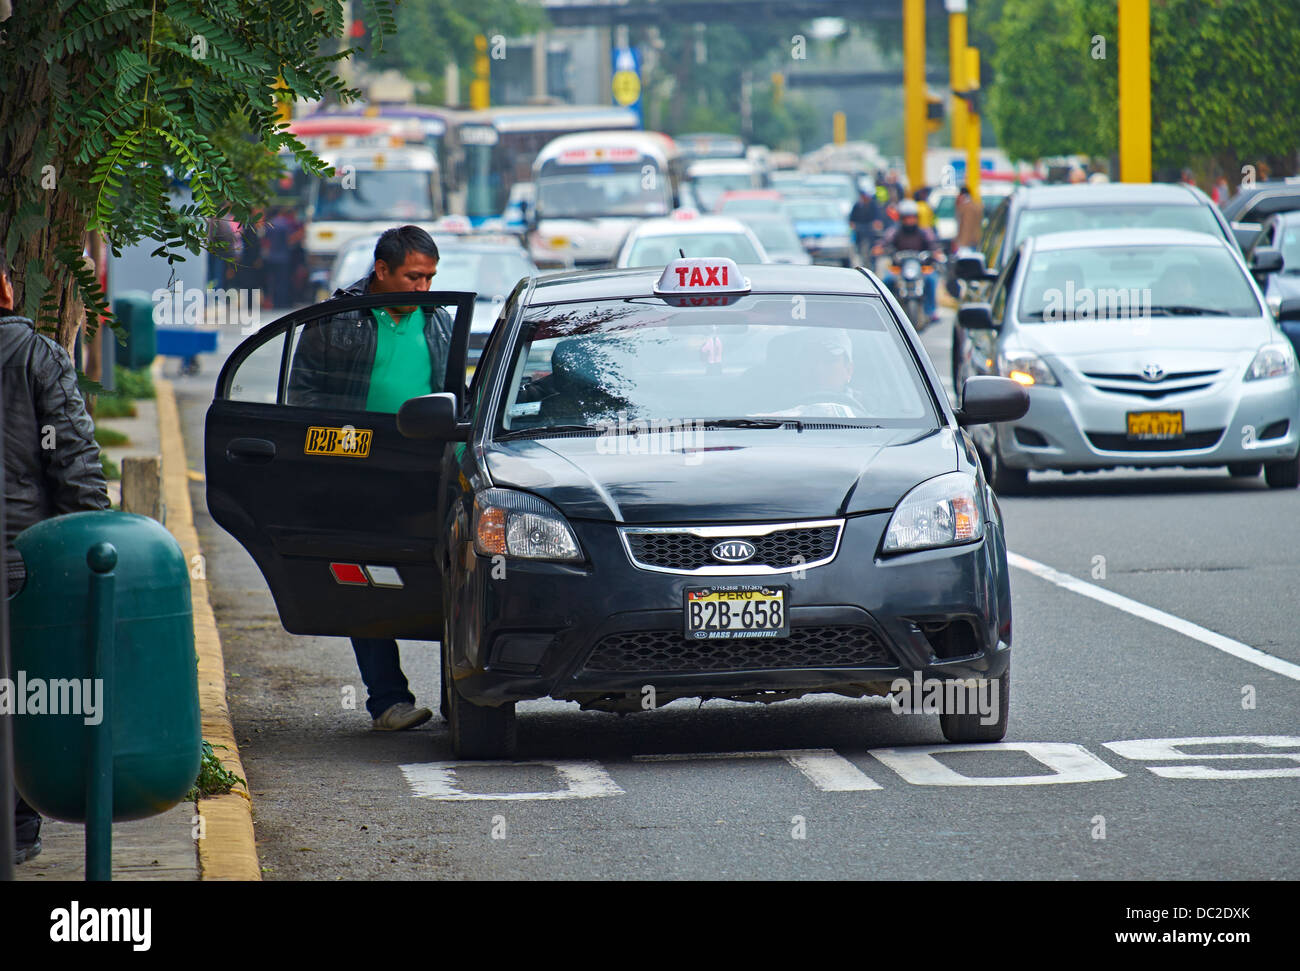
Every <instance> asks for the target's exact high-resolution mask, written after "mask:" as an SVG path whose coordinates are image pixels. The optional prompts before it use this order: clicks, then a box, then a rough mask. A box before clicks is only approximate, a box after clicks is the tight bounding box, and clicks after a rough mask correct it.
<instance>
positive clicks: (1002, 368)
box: [998, 351, 1059, 388]
mask: <svg viewBox="0 0 1300 971" xmlns="http://www.w3.org/2000/svg"><path fill="white" fill-rule="evenodd" d="M998 374H1000V375H1002V376H1003V377H1004V378H1010V379H1011V380H1012V381H1014V382H1016V384H1023V385H1024V386H1025V387H1026V388H1028V387H1031V386H1033V385H1035V384H1046V385H1055V384H1059V382H1058V381H1057V380H1056V375H1055V374H1053V373H1052V369H1051V368H1050V367H1048V366H1047V362H1046V361H1044V360H1043V359H1042V358H1041V357H1039V356H1038V355H1037V354H1035V353H1034V352H1033V351H1004V352H1003V353H1001V354H999V355H998Z"/></svg>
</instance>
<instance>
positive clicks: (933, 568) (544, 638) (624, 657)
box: [449, 513, 1011, 707]
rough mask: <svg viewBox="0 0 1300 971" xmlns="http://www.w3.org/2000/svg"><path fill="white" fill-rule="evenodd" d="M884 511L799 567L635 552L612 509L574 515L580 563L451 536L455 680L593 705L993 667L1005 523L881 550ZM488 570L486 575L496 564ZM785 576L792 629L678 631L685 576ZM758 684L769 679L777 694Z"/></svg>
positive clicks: (473, 693)
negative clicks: (770, 633)
mask: <svg viewBox="0 0 1300 971" xmlns="http://www.w3.org/2000/svg"><path fill="white" fill-rule="evenodd" d="M888 521H889V513H875V514H868V515H863V516H855V517H851V518H849V519H847V520H846V521H845V524H844V531H843V534H842V536H841V543H840V546H839V550H838V553H837V554H836V556H835V558H834V559H833V560H831V561H830V562H829V563H826V564H825V565H823V566H818V567H809V568H807V569H806V570H805V571H804V572H803V574H802V575H799V574H779V575H758V574H755V575H751V576H729V577H709V576H689V575H682V574H675V573H660V572H652V571H648V570H645V569H641V568H638V567H636V566H634V565H633V564H632V562H631V561H630V559H629V557H628V554H627V552H626V551H625V549H624V547H623V545H622V542H621V540H620V537H619V532H618V528H617V526H616V525H615V524H612V523H584V522H575V523H573V526H574V530H575V532H576V533H577V534H578V538H579V541H580V543H581V544H582V546H583V549H584V551H585V552H586V554H587V557H588V562H587V564H586V565H583V566H564V565H559V564H549V563H536V562H528V561H515V560H510V561H507V563H506V565H505V570H504V572H503V571H502V570H501V569H500V565H499V564H498V568H497V569H496V570H494V569H493V563H492V562H491V560H490V559H489V558H487V557H482V556H479V555H477V554H475V553H474V552H473V550H472V549H471V548H467V547H466V546H464V545H462V546H461V547H460V550H461V557H460V564H463V565H464V567H465V569H463V570H462V569H459V568H458V569H456V570H455V571H453V572H454V573H455V574H456V580H455V583H456V584H457V585H456V586H455V587H454V589H452V590H451V591H450V594H451V598H452V605H451V618H450V621H449V622H450V623H451V624H452V625H453V636H452V638H451V653H452V664H453V667H454V677H455V678H456V684H457V687H458V690H459V691H460V693H461V694H462V695H463V696H465V697H467V698H468V699H469V700H471V701H473V702H475V703H477V704H482V705H496V704H502V703H506V702H510V701H518V700H527V699H533V698H542V697H547V696H551V697H555V698H560V699H565V700H572V701H578V702H580V703H582V704H584V705H588V706H590V707H602V704H603V703H605V702H608V701H609V700H610V699H611V698H613V699H617V698H622V699H627V698H633V699H635V701H634V703H633V705H632V706H631V707H639V706H638V705H637V704H635V702H639V701H640V699H641V698H642V697H643V692H644V689H645V688H646V686H648V685H650V686H653V687H654V692H655V697H656V703H657V704H663V703H665V702H667V701H669V700H672V699H673V698H679V697H729V698H746V697H747V698H750V699H752V700H780V697H797V696H798V695H800V694H806V693H812V692H826V691H835V692H839V693H843V694H850V695H864V694H881V693H884V690H882V688H887V686H888V684H889V683H890V682H892V681H893V680H894V679H895V678H898V677H904V678H907V677H911V675H912V673H913V672H918V671H919V672H921V673H922V675H923V676H925V677H935V678H944V679H965V678H979V677H988V678H996V677H998V676H999V675H1001V673H1002V672H1003V671H1004V670H1005V669H1006V667H1007V665H1008V663H1009V657H1010V645H1011V604H1010V587H1009V584H1008V581H1007V566H1006V547H1005V544H1004V541H1003V538H1002V533H1001V529H1000V525H999V524H997V523H996V522H991V523H989V524H988V527H987V531H986V534H985V536H984V538H983V539H982V540H980V541H979V542H977V543H974V544H969V545H966V546H962V547H955V548H951V549H944V550H928V551H922V552H918V553H910V554H905V555H902V556H894V557H891V558H888V559H878V558H877V557H876V550H877V549H878V548H879V544H880V539H881V536H882V534H883V531H884V530H885V528H886V526H887V525H888ZM494 574H495V578H494ZM720 582H725V583H755V584H768V585H772V584H780V585H783V586H786V587H788V589H789V593H788V611H789V617H790V626H791V638H790V639H789V643H785V642H784V641H782V642H778V641H775V640H773V641H761V640H758V639H746V640H745V641H744V642H743V643H741V642H736V641H720V642H719V641H703V642H701V641H687V640H686V639H685V637H684V636H682V628H683V600H684V591H685V589H686V588H687V587H698V586H709V585H712V584H716V583H720ZM763 693H777V695H776V696H773V695H770V694H769V695H767V696H766V697H764V696H763Z"/></svg>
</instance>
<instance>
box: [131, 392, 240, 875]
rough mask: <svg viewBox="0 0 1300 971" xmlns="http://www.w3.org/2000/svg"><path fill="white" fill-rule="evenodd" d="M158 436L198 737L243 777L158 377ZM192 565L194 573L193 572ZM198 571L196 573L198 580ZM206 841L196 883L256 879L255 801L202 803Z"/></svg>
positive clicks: (170, 414)
mask: <svg viewBox="0 0 1300 971" xmlns="http://www.w3.org/2000/svg"><path fill="white" fill-rule="evenodd" d="M154 387H155V388H156V389H157V393H158V434H159V438H160V440H161V442H162V469H163V497H164V500H165V501H166V503H167V506H166V509H167V528H168V529H169V530H170V531H171V534H172V535H173V536H175V537H176V542H178V543H180V545H181V549H182V550H184V552H185V559H186V561H187V562H188V563H189V564H190V567H191V568H190V578H191V579H190V592H191V597H192V600H193V604H194V647H195V650H196V651H197V652H198V655H199V711H200V717H201V719H202V725H203V737H204V738H205V739H207V740H208V741H209V742H211V743H212V748H213V750H214V751H215V752H216V754H217V757H218V758H220V759H221V761H222V764H224V765H225V767H226V768H227V769H228V770H230V771H231V772H234V773H235V774H237V775H238V776H240V777H241V778H244V779H247V778H248V776H247V774H246V773H245V772H244V766H243V763H242V762H240V760H239V747H238V746H237V745H236V744H235V730H234V728H233V726H232V725H231V724H230V706H229V705H228V704H227V702H226V665H225V661H224V659H223V658H222V654H221V638H220V637H219V636H218V635H217V620H216V616H215V615H214V614H213V612H212V602H211V601H210V600H209V599H208V582H207V580H206V579H205V575H206V566H205V565H204V561H203V560H202V559H201V558H199V559H196V557H201V555H202V554H201V553H200V550H199V534H198V530H196V529H195V528H194V509H193V507H192V506H191V505H190V489H189V480H190V476H189V472H188V469H187V467H186V464H185V440H184V438H182V436H181V418H180V411H179V410H178V409H177V407H176V392H175V389H174V388H173V387H172V383H171V382H170V381H167V380H164V379H162V378H161V377H158V376H157V372H155V380H154ZM196 567H197V568H196ZM195 574H197V576H195ZM199 815H200V816H201V817H202V819H203V838H202V839H201V840H199V841H198V843H199V878H200V879H202V880H260V879H262V870H261V866H260V865H259V863H258V860H257V843H256V840H255V837H254V835H253V804H252V800H251V799H250V798H249V796H248V793H246V792H244V791H243V790H242V789H241V788H239V787H236V788H235V790H234V791H232V792H230V793H228V794H226V795H224V796H209V797H206V798H203V799H200V800H199Z"/></svg>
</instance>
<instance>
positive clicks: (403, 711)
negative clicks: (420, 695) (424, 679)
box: [374, 701, 433, 732]
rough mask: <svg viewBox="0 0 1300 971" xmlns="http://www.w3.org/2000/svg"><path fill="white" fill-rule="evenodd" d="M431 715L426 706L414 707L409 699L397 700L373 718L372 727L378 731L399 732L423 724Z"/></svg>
mask: <svg viewBox="0 0 1300 971" xmlns="http://www.w3.org/2000/svg"><path fill="white" fill-rule="evenodd" d="M432 717H433V712H431V711H430V710H429V709H428V708H416V707H415V705H413V704H411V703H410V702H409V701H399V702H398V703H397V704H395V705H392V706H390V707H389V709H388V710H387V711H385V712H384V713H383V714H382V715H380V716H379V717H378V718H376V719H375V721H374V728H375V731H379V732H400V731H404V730H405V729H407V728H414V727H415V726H416V725H423V724H424V723H425V722H427V721H428V720H429V719H430V718H432Z"/></svg>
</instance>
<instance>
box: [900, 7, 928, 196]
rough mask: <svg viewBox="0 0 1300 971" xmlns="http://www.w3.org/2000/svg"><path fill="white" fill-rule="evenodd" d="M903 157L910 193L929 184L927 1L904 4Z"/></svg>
mask: <svg viewBox="0 0 1300 971" xmlns="http://www.w3.org/2000/svg"><path fill="white" fill-rule="evenodd" d="M903 119H904V121H903V145H904V148H903V157H904V160H905V161H906V163H907V183H908V191H909V192H915V191H916V190H917V189H919V188H920V187H921V186H922V185H924V184H925V0H903Z"/></svg>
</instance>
